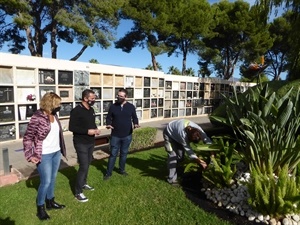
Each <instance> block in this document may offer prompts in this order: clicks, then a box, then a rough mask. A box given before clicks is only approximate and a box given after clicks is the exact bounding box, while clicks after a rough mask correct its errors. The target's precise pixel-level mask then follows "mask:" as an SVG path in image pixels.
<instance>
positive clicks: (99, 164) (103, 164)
mask: <svg viewBox="0 0 300 225" xmlns="http://www.w3.org/2000/svg"><path fill="white" fill-rule="evenodd" d="M117 159H119V158H117ZM90 166H94V167H95V168H96V169H97V170H99V171H100V172H101V174H102V175H103V176H104V175H105V174H106V168H107V161H106V160H104V159H94V160H93V161H92V163H91V165H90ZM114 170H116V168H114Z"/></svg>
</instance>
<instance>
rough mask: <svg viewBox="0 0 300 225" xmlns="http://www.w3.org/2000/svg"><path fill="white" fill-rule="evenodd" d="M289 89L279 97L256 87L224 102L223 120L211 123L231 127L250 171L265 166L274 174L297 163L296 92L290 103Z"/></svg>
mask: <svg viewBox="0 0 300 225" xmlns="http://www.w3.org/2000/svg"><path fill="white" fill-rule="evenodd" d="M291 91H292V88H291V89H290V90H289V91H288V92H287V93H286V94H285V95H284V96H283V97H278V96H276V93H275V92H272V93H271V92H269V91H268V85H267V84H266V85H265V86H262V85H257V86H256V87H254V88H251V89H249V91H248V92H247V93H245V94H244V95H241V96H239V98H238V97H237V93H236V91H234V97H233V98H228V97H226V96H224V98H225V100H226V104H227V106H226V108H227V118H222V117H217V116H211V120H215V121H217V122H221V123H223V124H226V125H228V126H231V127H232V129H233V130H234V133H235V136H236V138H237V139H238V140H239V141H240V146H241V148H242V151H241V153H242V154H243V160H244V161H245V162H246V163H248V164H249V165H252V168H253V167H255V168H260V169H261V170H264V168H266V167H267V166H266V165H267V163H268V162H269V163H270V164H271V166H272V169H273V171H274V172H275V173H277V172H278V170H279V168H283V166H284V165H288V168H289V170H293V169H294V168H295V167H296V166H297V164H298V163H299V161H300V151H299V150H300V149H299V147H297V146H299V144H297V135H296V134H297V132H298V131H299V127H300V104H299V90H298V94H297V95H296V98H295V99H290V98H289V97H290V93H291Z"/></svg>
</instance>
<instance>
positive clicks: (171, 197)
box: [0, 148, 230, 225]
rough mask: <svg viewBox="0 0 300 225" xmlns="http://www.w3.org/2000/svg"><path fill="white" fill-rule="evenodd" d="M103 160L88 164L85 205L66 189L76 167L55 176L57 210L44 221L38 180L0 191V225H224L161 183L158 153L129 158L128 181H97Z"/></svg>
mask: <svg viewBox="0 0 300 225" xmlns="http://www.w3.org/2000/svg"><path fill="white" fill-rule="evenodd" d="M106 165H107V159H106V160H97V161H94V162H93V164H92V165H91V167H90V171H89V179H88V180H89V184H90V185H92V186H94V187H95V191H86V192H85V194H86V196H87V197H88V198H89V201H88V202H86V203H80V202H77V201H76V200H75V198H74V196H73V194H72V190H71V187H73V183H74V180H75V176H76V169H77V166H76V167H69V168H66V169H63V170H60V171H59V173H58V177H57V183H56V200H57V202H59V203H63V204H65V205H66V208H65V209H63V210H56V211H48V212H49V215H50V217H51V220H49V221H39V219H38V218H37V217H36V215H35V214H36V206H35V197H36V193H37V187H38V178H33V179H30V180H27V181H22V182H20V183H18V184H15V185H13V186H7V187H3V188H0V196H1V201H0V224H5V225H12V224H14V225H23V224H24V225H27V224H28V225H34V224H55V225H57V224H65V225H69V224H82V225H85V224H90V225H94V224H101V225H123V224H124V225H125V224H126V225H127V224H128V225H135V224H139V225H154V224H157V225H193V224H201V225H210V224H211V225H225V224H230V223H228V222H225V221H222V220H220V219H218V218H217V217H216V216H214V215H212V214H209V213H206V212H205V211H203V210H202V209H200V208H199V207H197V206H195V205H194V204H193V203H192V202H191V201H189V200H188V199H187V198H186V197H185V194H184V192H183V191H182V190H181V189H180V188H176V187H173V186H171V185H169V184H167V183H166V181H165V178H166V175H167V170H166V153H165V151H164V149H163V148H157V149H153V150H149V151H143V152H137V153H134V154H130V155H129V156H128V159H127V167H126V170H127V172H128V173H129V176H128V177H122V176H121V175H119V174H117V173H116V172H114V173H113V176H112V177H111V179H110V180H108V181H103V180H102V178H103V172H104V171H105V169H106Z"/></svg>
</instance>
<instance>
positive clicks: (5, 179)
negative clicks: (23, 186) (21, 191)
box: [0, 168, 22, 187]
mask: <svg viewBox="0 0 300 225" xmlns="http://www.w3.org/2000/svg"><path fill="white" fill-rule="evenodd" d="M20 180H22V174H21V173H20V172H19V171H18V170H16V169H13V168H12V171H11V172H10V174H7V175H4V174H3V175H0V187H4V186H8V185H12V184H16V183H18V182H19V181H20Z"/></svg>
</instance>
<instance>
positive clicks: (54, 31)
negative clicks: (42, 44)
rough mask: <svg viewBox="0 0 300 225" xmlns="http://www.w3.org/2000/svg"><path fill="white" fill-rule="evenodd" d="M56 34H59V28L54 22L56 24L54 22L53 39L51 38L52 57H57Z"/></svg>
mask: <svg viewBox="0 0 300 225" xmlns="http://www.w3.org/2000/svg"><path fill="white" fill-rule="evenodd" d="M56 35H57V29H56V23H54V24H52V31H51V40H50V43H51V55H52V59H56V58H57V44H56Z"/></svg>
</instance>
